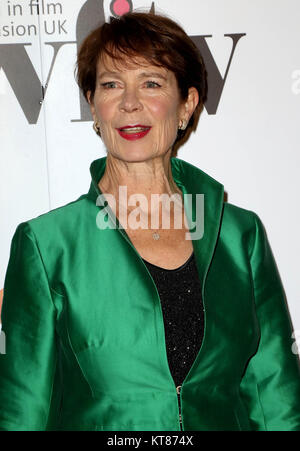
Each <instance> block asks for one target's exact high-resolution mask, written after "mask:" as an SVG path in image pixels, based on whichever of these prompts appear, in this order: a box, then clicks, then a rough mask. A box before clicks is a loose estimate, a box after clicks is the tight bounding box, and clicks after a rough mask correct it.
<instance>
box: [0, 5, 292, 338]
mask: <svg viewBox="0 0 300 451" xmlns="http://www.w3.org/2000/svg"><path fill="white" fill-rule="evenodd" d="M127 3H128V2H126V1H121V0H117V1H113V2H112V1H111V0H109V1H108V0H104V1H103V0H89V1H88V2H86V1H85V0H72V1H68V0H60V1H59V2H56V1H55V2H53V1H47V0H44V1H42V0H40V2H39V5H40V10H39V14H37V4H38V2H37V1H35V0H31V2H30V0H26V1H22V0H19V1H14V0H10V1H9V0H0V104H1V109H0V134H1V138H0V139H1V143H0V167H1V177H0V209H1V220H0V249H1V253H0V288H2V287H3V283H4V276H5V272H6V267H7V262H8V257H9V248H10V242H11V238H12V235H13V233H14V231H15V229H16V227H17V225H18V224H19V223H20V222H22V221H25V220H28V219H31V218H33V217H35V216H38V215H40V214H42V213H45V212H47V211H49V210H50V209H53V208H56V207H58V206H61V205H64V204H66V203H67V202H70V201H72V200H74V199H76V198H77V197H78V196H79V195H81V194H83V193H85V192H87V190H88V188H89V183H90V174H89V165H90V163H91V162H92V161H93V160H94V159H96V158H99V157H101V156H104V155H105V154H106V153H105V149H104V147H103V145H102V143H101V140H100V139H99V138H98V137H97V136H96V134H95V133H94V132H93V130H92V121H91V120H80V119H82V110H81V108H83V107H82V105H81V104H80V97H79V91H78V87H77V85H76V83H75V80H74V74H73V71H74V67H75V60H76V52H77V41H78V34H77V33H78V29H79V28H80V30H81V34H82V33H83V34H84V30H85V28H86V30H87V31H88V26H89V24H90V25H92V24H93V21H94V20H96V19H97V17H95V14H94V12H95V9H97V8H98V11H99V17H101V14H102V10H103V12H104V16H105V18H106V20H107V19H108V17H109V15H111V14H112V12H111V10H110V7H111V4H112V5H114V8H115V10H117V7H119V8H120V7H125V6H126V5H127ZM153 3H154V7H155V10H156V11H157V12H162V13H166V14H168V15H169V16H170V17H171V18H172V19H174V20H176V21H177V22H179V23H180V24H181V25H182V26H183V27H184V29H185V30H186V31H187V33H188V34H189V35H190V36H206V38H205V40H206V43H207V45H208V48H209V50H210V52H211V55H212V57H213V60H214V62H215V64H216V67H217V68H218V70H219V72H220V75H221V76H222V77H223V78H224V75H225V73H226V69H227V68H228V63H229V58H230V55H231V52H232V48H233V40H232V38H231V37H230V36H225V35H236V34H243V36H241V38H240V39H239V41H238V42H237V44H236V47H235V49H234V53H233V57H232V60H231V64H230V67H229V69H228V73H227V77H226V81H225V84H224V87H223V91H222V95H221V97H220V99H219V103H218V108H217V110H216V111H215V112H214V113H213V112H208V111H207V110H206V109H205V110H204V111H203V113H202V116H201V118H200V121H199V124H198V129H197V131H196V133H194V134H192V135H191V137H190V139H189V141H188V142H187V143H186V144H185V145H184V146H183V147H181V149H180V150H179V153H178V155H177V156H178V157H179V158H182V159H184V160H186V161H188V162H190V163H192V164H194V165H196V166H198V167H199V168H201V169H202V170H204V171H205V172H207V173H208V174H210V175H211V176H212V177H214V178H215V179H217V180H218V181H220V182H221V183H223V184H224V185H225V190H226V192H227V193H228V201H229V202H231V203H233V204H235V205H238V206H241V207H243V208H246V209H250V210H253V211H255V212H256V213H257V214H258V215H259V216H260V218H261V219H262V221H263V223H264V225H265V227H266V230H267V232H268V237H269V241H270V243H271V247H272V249H273V253H274V255H275V258H276V261H277V264H278V268H279V272H280V274H281V278H282V281H283V284H284V287H285V291H286V294H287V299H288V304H289V308H290V312H291V316H292V320H293V323H294V328H295V329H300V303H299V289H298V284H299V274H298V269H297V268H298V267H299V259H298V256H299V254H300V239H299V235H298V226H299V220H300V212H299V208H298V204H299V202H298V193H299V187H300V178H299V177H298V171H299V162H300V156H299V130H300V127H299V106H300V53H299V45H300V27H299V23H300V2H299V0H184V1H181V0H180V1H177V0H176V1H174V0H156V1H155V2H153ZM30 4H31V7H30ZM51 4H52V6H51ZM54 4H55V9H54V6H53V5H54ZM124 5H125V6H124ZM151 5H152V1H148V0H142V1H140V0H133V1H132V6H133V8H134V9H136V8H139V7H145V8H148V9H150V7H151ZM80 12H81V13H80ZM80 14H81V18H80ZM76 29H77V32H76ZM80 30H79V31H80ZM49 43H52V44H49ZM55 43H56V45H55ZM8 44H9V45H10V46H8ZM17 44H18V45H17ZM24 44H26V45H24ZM55 52H56V53H55ZM54 56H55V60H54ZM53 62H54V63H53ZM52 63H53V64H52ZM49 73H50V75H51V76H50V78H49V77H48V75H49ZM47 81H48V83H47V86H45V85H46V82H47ZM39 83H40V84H41V85H43V86H44V87H45V95H44V99H43V102H42V104H40V102H41V101H42V98H43V93H42V89H41V87H40V85H39Z"/></svg>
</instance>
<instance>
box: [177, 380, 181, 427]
mask: <svg viewBox="0 0 300 451" xmlns="http://www.w3.org/2000/svg"><path fill="white" fill-rule="evenodd" d="M180 389H181V385H178V387H176V393H177V399H178V407H179V424H180V430H181V431H182V416H181V405H180Z"/></svg>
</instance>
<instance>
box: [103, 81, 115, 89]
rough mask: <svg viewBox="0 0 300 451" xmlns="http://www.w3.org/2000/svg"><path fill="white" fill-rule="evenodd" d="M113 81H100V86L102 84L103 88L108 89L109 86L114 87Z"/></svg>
mask: <svg viewBox="0 0 300 451" xmlns="http://www.w3.org/2000/svg"><path fill="white" fill-rule="evenodd" d="M114 84H115V82H114V81H107V82H106V83H101V86H103V88H105V89H110V88H114Z"/></svg>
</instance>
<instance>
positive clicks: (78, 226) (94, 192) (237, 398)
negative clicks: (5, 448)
mask: <svg viewBox="0 0 300 451" xmlns="http://www.w3.org/2000/svg"><path fill="white" fill-rule="evenodd" d="M105 165H106V157H104V158H100V159H98V160H96V161H94V162H93V163H92V165H91V175H92V182H91V186H90V189H89V192H88V194H84V195H82V196H81V197H79V198H78V199H77V200H75V201H74V202H71V203H69V204H67V205H65V206H63V207H60V208H56V209H55V210H52V211H50V212H48V213H46V214H43V215H41V216H38V217H36V218H34V219H31V220H29V221H27V222H23V223H21V224H19V225H18V227H17V229H16V231H15V234H14V236H13V239H12V244H11V253H10V259H9V264H8V268H7V272H6V277H5V284H4V298H3V308H2V330H3V331H4V333H5V337H6V354H2V355H0V430H11V431H17V430H22V431H24V430H25V431H37V430H90V431H91V430H94V431H123V430H126V431H180V430H183V431H188V430H193V431H197V430H199V431H221V430H226V431H227V430H231V431H240V430H241V431H247V430H253V431H260V430H267V431H274V430H283V431H294V430H300V372H299V360H298V356H297V355H295V354H294V353H293V352H292V344H293V339H292V337H291V335H292V327H291V323H290V318H289V314H288V310H287V307H286V303H285V299H284V292H283V289H282V286H281V282H280V279H279V275H278V272H277V269H276V265H275V262H274V259H273V256H272V253H271V250H270V247H269V244H268V241H267V237H266V233H265V230H264V228H263V225H262V223H261V221H260V219H259V218H258V216H257V215H256V214H255V213H253V212H251V211H248V210H244V209H241V208H238V207H236V206H233V205H231V204H229V203H224V190H223V186H222V185H221V184H220V183H218V182H217V181H215V180H214V179H212V178H211V177H209V176H208V175H206V174H205V173H203V172H202V171H201V170H199V169H198V168H196V167H195V166H193V165H191V164H189V163H187V162H185V161H183V160H181V159H178V158H172V159H171V165H172V173H173V177H174V180H175V182H176V184H177V185H178V187H179V188H180V189H181V190H182V192H183V194H188V193H189V194H193V195H195V194H197V193H198V194H199V193H200V194H204V234H203V236H202V237H201V238H199V239H197V240H194V241H193V247H194V253H195V257H196V263H197V268H198V274H199V278H200V281H201V284H202V298H203V302H204V310H205V331H204V339H203V342H202V346H201V349H200V351H199V353H198V355H197V358H196V359H195V361H194V363H193V366H192V367H191V369H190V371H189V373H188V375H187V377H186V378H185V380H184V382H183V384H182V387H181V391H180V397H178V396H177V391H176V387H175V384H174V381H173V378H172V376H171V373H170V369H169V366H168V360H167V354H166V343H165V335H164V322H163V315H162V310H161V305H160V299H159V295H158V292H157V289H156V286H155V284H154V281H153V279H152V277H151V275H150V273H149V272H148V270H147V267H146V266H145V264H144V262H143V261H142V259H141V257H140V255H139V254H138V252H137V251H136V249H135V248H134V246H133V245H132V243H131V241H130V239H129V238H128V236H127V234H126V232H125V229H122V228H120V227H116V228H111V227H110V228H109V227H108V228H106V229H100V228H99V227H97V223H96V220H97V215H98V213H99V211H100V206H99V205H97V202H96V201H97V197H98V195H99V194H100V191H99V188H98V186H97V183H98V181H99V180H100V178H101V177H102V175H103V173H104V170H105ZM187 210H188V209H187ZM110 211H111V210H110ZM186 213H187V215H188V218H191V217H192V216H190V215H193V214H194V213H195V205H193V206H192V207H191V208H190V210H189V211H186ZM109 221H111V219H109ZM110 224H111V223H110ZM116 224H117V225H118V221H117V220H116ZM179 403H180V406H179ZM179 407H181V412H182V421H181V422H180V420H179Z"/></svg>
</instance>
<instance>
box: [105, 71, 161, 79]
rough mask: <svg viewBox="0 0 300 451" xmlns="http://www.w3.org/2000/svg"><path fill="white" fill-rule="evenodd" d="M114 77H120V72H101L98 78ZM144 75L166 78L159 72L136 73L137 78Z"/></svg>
mask: <svg viewBox="0 0 300 451" xmlns="http://www.w3.org/2000/svg"><path fill="white" fill-rule="evenodd" d="M111 76H112V77H115V78H121V75H120V72H102V73H100V74H99V78H103V77H111ZM145 77H156V78H162V79H163V80H167V78H166V77H165V76H164V75H163V74H161V73H160V72H142V73H141V74H139V75H138V78H145Z"/></svg>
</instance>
